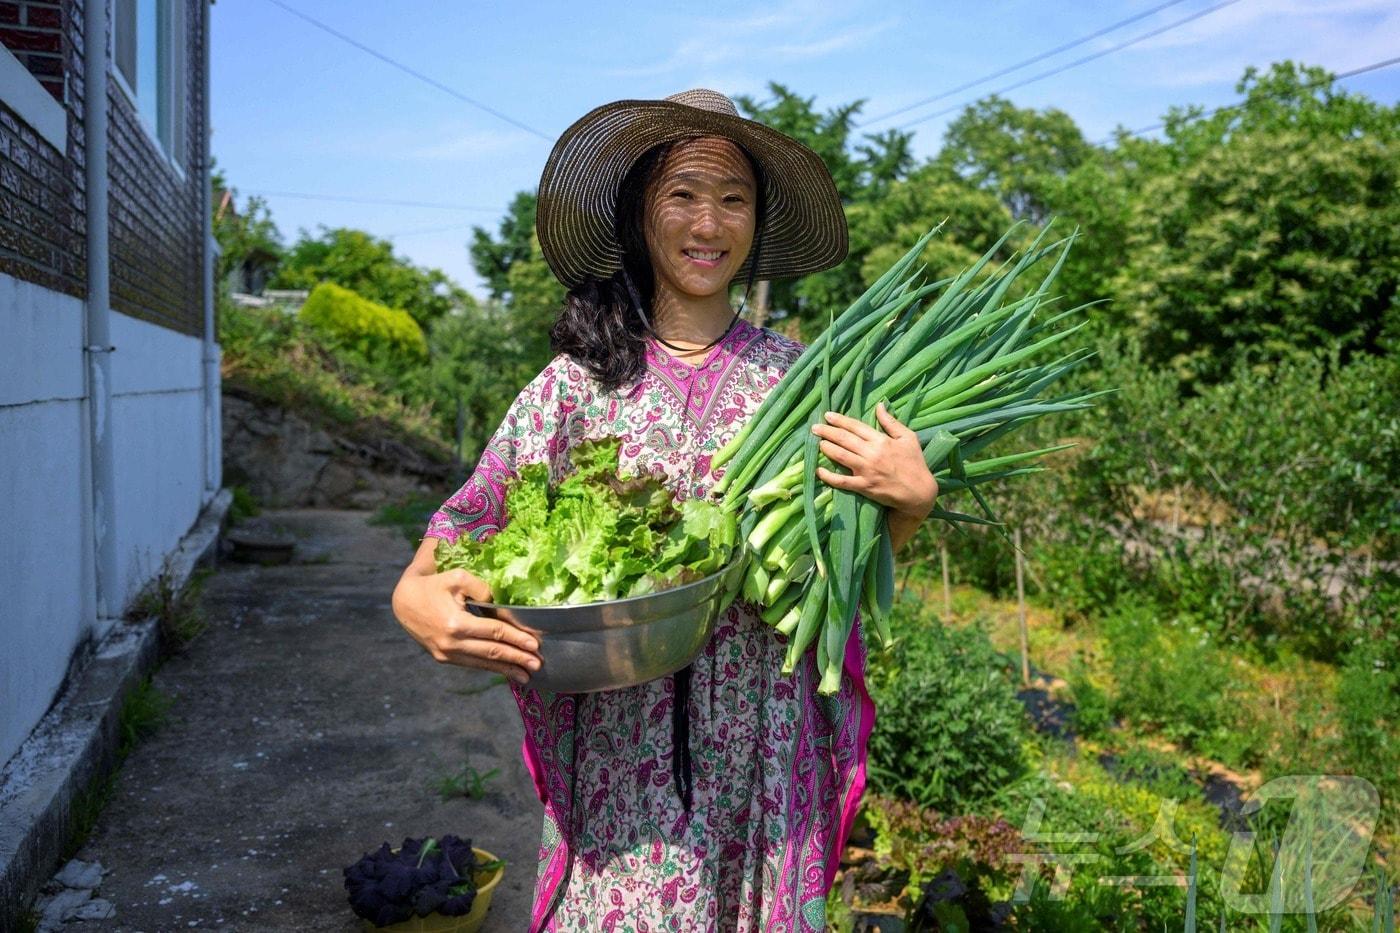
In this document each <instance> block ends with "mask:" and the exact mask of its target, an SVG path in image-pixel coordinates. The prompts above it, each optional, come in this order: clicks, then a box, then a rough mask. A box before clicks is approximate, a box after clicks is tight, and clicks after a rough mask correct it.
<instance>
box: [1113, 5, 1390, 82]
mask: <svg viewBox="0 0 1400 933" xmlns="http://www.w3.org/2000/svg"><path fill="white" fill-rule="evenodd" d="M1398 48H1400V8H1397V7H1396V4H1395V2H1394V0H1309V2H1302V0H1275V2H1263V0H1244V2H1242V3H1238V4H1236V5H1234V6H1231V7H1227V8H1226V9H1224V10H1221V11H1220V12H1219V13H1216V14H1212V15H1211V16H1208V17H1203V18H1202V19H1200V20H1197V21H1195V22H1193V23H1191V24H1190V25H1189V26H1185V27H1182V28H1181V29H1180V30H1174V31H1172V32H1169V33H1165V34H1163V35H1161V36H1157V37H1154V38H1153V39H1151V40H1148V41H1147V42H1144V43H1142V44H1140V45H1137V46H1133V47H1131V48H1129V49H1124V51H1123V54H1124V55H1125V56H1132V58H1133V59H1136V61H1137V64H1136V66H1135V69H1136V71H1137V77H1138V80H1139V82H1140V83H1141V84H1143V85H1145V86H1149V87H1163V88H1191V87H1206V86H1209V85H1217V84H1221V83H1228V84H1230V85H1232V86H1233V84H1234V82H1236V81H1238V80H1239V79H1240V77H1241V76H1242V75H1243V73H1244V69H1245V68H1246V67H1247V66H1249V65H1255V66H1256V67H1258V68H1260V69H1261V70H1263V69H1266V68H1267V66H1268V65H1269V64H1270V63H1271V62H1276V61H1282V60H1283V59H1292V60H1293V61H1295V62H1300V63H1302V64H1305V65H1320V66H1322V67H1324V68H1327V69H1328V70H1329V71H1333V72H1342V71H1348V70H1350V69H1352V68H1358V67H1361V66H1363V65H1369V64H1371V63H1373V62H1377V61H1381V60H1383V59H1387V58H1391V57H1393V56H1394V55H1395V54H1396V50H1397V49H1398ZM1164 52H1165V53H1166V54H1162V53H1164Z"/></svg>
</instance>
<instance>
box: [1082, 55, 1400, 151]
mask: <svg viewBox="0 0 1400 933" xmlns="http://www.w3.org/2000/svg"><path fill="white" fill-rule="evenodd" d="M1391 65H1400V55H1397V56H1396V57H1394V58H1387V59H1386V60H1385V61H1381V62H1374V63H1373V64H1370V65H1362V66H1361V67H1360V68H1353V69H1352V70H1351V71H1339V72H1337V73H1336V74H1334V75H1329V76H1328V77H1326V78H1324V79H1323V80H1321V81H1309V82H1308V83H1307V84H1304V85H1302V86H1301V88H1300V90H1304V91H1310V90H1312V89H1313V88H1315V87H1322V86H1323V85H1324V84H1331V83H1332V82H1333V81H1341V80H1342V79H1343V78H1351V77H1355V76H1356V75H1360V74H1365V73H1366V72H1368V71H1377V70H1379V69H1381V68H1389V67H1390V66H1391ZM1266 96H1268V97H1277V96H1278V95H1277V94H1270V95H1266ZM1247 103H1249V100H1248V98H1246V99H1245V100H1237V101H1235V102H1234V103H1233V104H1223V105H1221V106H1219V107H1216V108H1214V109H1213V110H1207V111H1205V112H1204V113H1200V114H1197V115H1195V116H1192V117H1187V118H1186V119H1187V120H1206V119H1209V118H1210V117H1213V116H1215V115H1216V114H1217V113H1220V112H1221V111H1222V110H1235V109H1238V108H1240V107H1243V106H1244V105H1245V104H1247ZM1166 125H1167V124H1166V123H1154V124H1152V125H1151V126H1144V127H1143V128H1142V129H1140V130H1133V131H1132V132H1131V133H1122V134H1118V133H1115V134H1114V135H1112V136H1105V137H1104V138H1103V139H1101V140H1099V141H1098V142H1097V143H1095V144H1094V145H1096V146H1106V145H1108V144H1109V143H1111V142H1113V141H1114V140H1116V139H1119V138H1121V137H1124V136H1141V135H1142V134H1144V133H1151V132H1152V131H1154V130H1160V129H1162V128H1164V127H1165V126H1166Z"/></svg>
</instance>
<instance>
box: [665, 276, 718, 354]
mask: <svg viewBox="0 0 1400 933" xmlns="http://www.w3.org/2000/svg"><path fill="white" fill-rule="evenodd" d="M733 320H734V309H733V308H731V307H730V306H729V296H728V294H727V293H726V292H717V293H715V294H713V295H710V296H708V297H706V298H691V297H690V296H688V295H678V294H676V293H675V292H673V291H671V290H670V289H667V288H665V287H664V286H662V285H661V283H657V289H656V297H655V298H654V299H653V303H652V317H651V328H652V330H653V331H654V332H655V333H656V335H657V336H658V337H660V338H661V339H663V340H665V341H666V342H667V343H672V344H677V345H679V346H681V347H694V348H697V349H698V348H701V347H704V346H706V345H707V344H712V343H714V341H715V340H716V339H717V338H718V337H719V336H720V335H721V334H723V333H724V332H725V330H726V329H727V328H728V327H729V325H730V323H731V322H732V321H733Z"/></svg>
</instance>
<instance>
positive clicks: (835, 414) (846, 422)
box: [826, 411, 880, 441]
mask: <svg viewBox="0 0 1400 933" xmlns="http://www.w3.org/2000/svg"><path fill="white" fill-rule="evenodd" d="M826 420H827V423H828V424H832V425H835V426H836V427H838V428H842V429H843V430H846V431H849V432H850V433H852V434H854V435H855V436H856V437H859V438H860V439H861V440H866V441H873V440H875V439H876V438H877V437H879V436H880V432H878V431H876V430H875V429H874V428H872V427H871V426H870V425H868V424H866V423H865V422H864V421H861V420H860V419H859V418H852V417H850V416H849V415H843V414H841V413H840V412H839V411H829V412H827V413H826Z"/></svg>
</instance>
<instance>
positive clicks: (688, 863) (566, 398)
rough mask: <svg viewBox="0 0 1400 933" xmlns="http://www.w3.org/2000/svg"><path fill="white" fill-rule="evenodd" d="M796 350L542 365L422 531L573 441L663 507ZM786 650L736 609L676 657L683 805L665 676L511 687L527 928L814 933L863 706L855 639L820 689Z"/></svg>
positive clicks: (494, 497) (783, 343)
mask: <svg viewBox="0 0 1400 933" xmlns="http://www.w3.org/2000/svg"><path fill="white" fill-rule="evenodd" d="M801 351H802V345H801V344H799V343H796V342H795V341H792V340H790V339H788V338H786V337H783V336H782V335H780V334H777V333H775V332H773V331H771V330H768V329H766V328H756V327H754V326H753V325H751V324H749V323H748V322H746V321H743V320H740V321H739V322H737V323H736V325H735V327H734V329H733V330H732V331H730V333H729V335H728V336H727V337H725V338H724V340H722V341H721V342H720V343H719V344H718V345H717V346H716V347H715V348H714V349H713V350H712V351H711V352H710V354H709V357H708V358H707V359H706V360H705V361H704V362H703V363H701V364H700V365H698V366H691V365H690V364H688V363H685V362H683V361H681V360H677V359H675V358H674V357H672V356H671V355H670V354H668V353H666V352H665V351H664V350H662V349H661V348H660V346H659V345H658V344H657V343H655V342H654V341H651V340H648V347H647V367H646V373H645V375H644V376H643V378H642V379H641V380H640V382H639V383H638V384H637V385H635V386H634V387H633V388H632V389H630V390H623V391H621V392H616V393H609V392H605V391H603V390H602V389H601V387H600V386H599V385H598V383H597V382H596V381H595V380H594V379H593V378H592V376H591V375H590V374H589V373H588V371H587V369H586V368H584V367H582V366H580V365H579V364H577V363H575V362H574V361H573V360H572V359H570V358H569V357H567V356H564V355H560V356H557V357H555V359H554V360H553V361H551V362H550V364H549V365H548V366H546V367H545V369H544V371H543V372H541V373H540V374H539V375H538V376H537V377H536V378H535V379H534V380H533V381H531V383H530V384H529V385H528V386H526V387H525V389H524V390H523V391H521V393H520V395H519V397H518V398H517V399H516V400H515V402H514V403H513V404H512V405H511V407H510V410H509V411H508V412H507V414H506V417H505V419H504V421H503V422H502V423H501V426H500V428H499V429H498V430H497V431H496V434H495V436H494V437H493V438H492V439H491V441H490V443H489V444H488V445H487V447H486V450H485V451H484V452H483V454H482V456H481V459H480V461H479V462H478V464H477V467H476V470H475V471H474V472H473V473H472V475H471V476H470V477H469V478H468V479H467V481H466V483H465V484H464V485H463V486H462V488H461V489H459V490H458V491H457V492H455V493H454V494H453V495H452V496H451V497H450V498H449V499H448V500H447V501H446V502H444V503H443V505H442V507H441V508H440V509H439V510H438V511H437V512H436V513H435V514H434V515H433V516H432V518H431V519H430V521H429V523H428V528H427V531H426V532H425V535H424V536H425V537H438V538H446V539H448V540H455V539H456V537H457V536H458V535H459V534H461V533H462V532H466V533H468V534H471V535H472V536H473V537H475V538H478V539H480V538H484V537H485V536H487V535H490V534H492V533H494V532H495V531H497V530H499V529H500V527H501V526H502V524H503V523H504V521H505V516H504V513H503V508H502V505H503V495H504V487H505V484H506V483H507V482H508V481H509V480H510V478H511V477H512V476H513V475H514V473H515V470H516V469H517V468H518V467H519V466H520V465H523V464H527V463H538V462H542V461H543V462H548V463H549V465H550V470H551V474H552V477H553V478H554V479H555V480H556V481H557V480H559V479H561V478H562V477H563V476H564V475H566V474H567V472H568V470H569V465H568V459H567V458H568V452H569V449H570V448H571V447H572V446H573V445H575V444H577V443H578V442H579V441H581V440H583V439H585V438H597V437H607V436H621V437H622V438H623V445H622V463H623V466H624V468H627V467H631V468H633V469H634V470H635V471H642V470H645V471H647V472H649V473H651V474H653V475H655V476H657V477H659V478H660V479H662V480H663V481H664V482H665V483H666V484H667V485H668V486H669V487H670V488H671V489H672V490H673V491H674V493H675V495H676V498H677V500H678V501H679V500H681V499H684V498H687V497H692V496H706V495H708V494H709V493H710V491H711V489H712V488H713V487H714V484H715V482H716V481H717V480H718V479H719V478H720V476H722V475H723V470H722V469H721V470H719V471H714V472H712V471H711V469H710V461H711V459H712V457H713V456H714V453H715V451H716V450H718V449H719V448H720V447H721V446H722V445H723V444H724V443H725V442H726V441H728V440H729V439H730V438H732V437H733V436H734V434H735V432H736V431H737V430H738V429H739V428H740V426H742V425H743V424H744V422H745V421H746V420H747V419H748V418H750V417H752V415H753V413H754V412H755V411H756V410H757V408H758V406H759V404H760V403H761V402H762V401H763V399H764V396H766V395H767V393H768V392H769V391H770V390H771V389H772V388H773V386H774V385H776V384H777V383H778V381H779V380H780V379H781V378H782V376H783V373H784V372H786V370H787V368H788V366H790V365H791V364H792V362H793V361H794V360H796V359H797V357H798V355H799V354H800V353H801ZM859 624H860V623H859V620H857V626H859ZM785 649H786V641H785V639H784V638H783V636H781V635H779V634H778V633H777V632H776V631H774V630H773V629H772V628H770V627H769V626H768V625H766V624H765V623H764V622H763V620H762V619H761V618H759V616H758V614H757V612H756V611H755V608H754V607H753V606H752V605H751V604H750V603H748V602H747V601H745V600H742V599H740V600H736V601H735V602H734V603H733V604H732V605H730V606H729V607H728V609H727V610H726V611H725V612H724V614H723V615H721V617H720V619H719V620H718V622H717V623H716V626H715V631H714V634H713V636H712V637H711V639H710V641H709V643H708V644H707V645H706V647H705V650H704V652H703V653H702V654H701V655H700V656H699V657H698V658H697V659H696V660H695V662H694V664H693V665H692V673H691V687H690V705H689V716H690V748H691V756H692V769H693V775H694V777H693V786H692V794H693V803H692V809H691V812H690V813H689V814H688V815H687V814H686V813H685V811H684V809H683V806H682V804H681V801H680V799H679V797H678V796H677V793H676V789H675V786H674V783H673V781H672V777H671V758H672V750H673V741H672V731H671V705H672V691H673V687H672V683H673V681H672V678H670V677H662V678H660V679H658V680H654V681H650V682H648V683H644V684H640V685H638V686H635V687H628V688H625V689H622V690H613V691H605V692H601V693H585V694H552V693H541V692H540V691H537V690H534V689H532V688H530V687H529V686H528V685H526V686H524V687H521V686H518V685H515V684H512V685H511V689H512V691H513V692H514V694H515V698H516V702H517V704H518V705H519V707H520V715H521V717H522V719H523V721H524V725H525V741H524V743H523V749H522V751H523V754H524V757H525V764H526V767H527V768H528V769H529V771H530V774H531V776H532V777H533V778H534V782H535V790H536V792H537V793H538V795H539V798H540V801H541V802H542V803H543V804H544V830H543V836H542V839H541V842H540V850H539V866H538V878H537V881H536V886H535V897H534V907H533V909H532V916H531V923H530V927H529V929H530V930H531V931H545V930H550V931H553V930H558V931H565V930H567V931H582V930H590V931H591V930H608V931H616V933H623V931H629V933H643V931H648V933H649V931H662V930H686V931H721V930H723V931H731V930H738V931H760V930H762V931H792V933H797V931H808V930H823V929H825V927H826V894H827V891H828V890H829V888H830V887H831V883H832V881H833V879H834V877H835V874H836V869H837V865H838V862H839V859H840V852H841V849H842V847H843V846H844V844H845V840H846V836H847V834H848V833H849V831H850V827H851V823H852V821H853V819H854V817H855V811H856V805H857V804H858V802H859V800H860V796H861V793H862V791H863V790H864V787H865V759H866V742H867V739H868V737H869V735H870V729H871V726H872V725H873V724H874V720H875V706H874V704H873V703H872V702H871V699H870V695H869V693H868V692H867V690H866V686H865V676H864V674H865V651H864V648H863V647H862V642H861V639H860V638H859V637H855V638H852V639H851V641H850V644H849V645H848V647H847V652H846V658H845V676H843V677H842V681H841V690H840V692H839V693H838V694H837V695H835V696H832V697H823V696H820V695H818V693H817V684H818V682H819V681H820V675H819V673H818V671H817V670H816V663H815V659H814V656H813V652H811V651H808V652H807V655H806V657H805V658H804V659H803V661H802V663H801V664H800V665H799V666H798V668H797V670H796V671H795V672H794V673H793V674H792V675H789V676H786V677H785V676H783V675H782V674H781V673H780V670H781V668H782V664H783V655H784V652H785Z"/></svg>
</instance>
